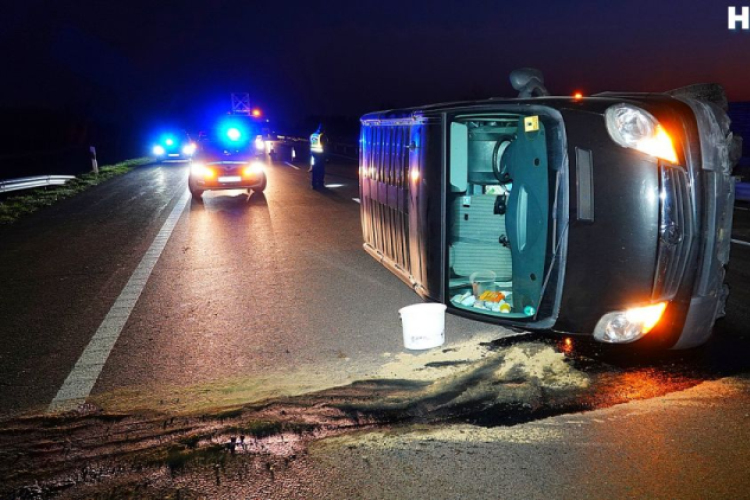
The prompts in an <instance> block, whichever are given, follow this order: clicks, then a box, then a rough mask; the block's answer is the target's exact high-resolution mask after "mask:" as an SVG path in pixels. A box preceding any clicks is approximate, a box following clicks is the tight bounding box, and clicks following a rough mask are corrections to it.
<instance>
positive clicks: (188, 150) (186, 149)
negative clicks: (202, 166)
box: [182, 142, 195, 155]
mask: <svg viewBox="0 0 750 500" xmlns="http://www.w3.org/2000/svg"><path fill="white" fill-rule="evenodd" d="M182 152H183V153H184V154H186V155H192V154H193V153H195V144H193V143H192V142H191V143H190V144H186V145H185V146H184V147H183V148H182Z"/></svg>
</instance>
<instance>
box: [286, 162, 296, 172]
mask: <svg viewBox="0 0 750 500" xmlns="http://www.w3.org/2000/svg"><path fill="white" fill-rule="evenodd" d="M284 163H285V164H286V165H289V166H290V167H292V168H296V169H297V170H299V167H298V166H297V165H294V164H293V163H289V162H288V161H285V162H284Z"/></svg>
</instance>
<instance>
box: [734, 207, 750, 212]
mask: <svg viewBox="0 0 750 500" xmlns="http://www.w3.org/2000/svg"><path fill="white" fill-rule="evenodd" d="M734 209H735V210H744V211H746V212H747V211H748V210H750V208H747V207H734Z"/></svg>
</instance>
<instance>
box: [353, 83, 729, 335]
mask: <svg viewBox="0 0 750 500" xmlns="http://www.w3.org/2000/svg"><path fill="white" fill-rule="evenodd" d="M511 82H512V83H513V85H514V87H515V88H516V89H517V90H520V92H521V95H520V97H519V98H515V99H489V100H485V101H474V102H460V103H450V104H438V105H431V106H423V107H419V108H410V109H403V110H390V111H383V112H377V113H370V114H368V115H365V116H364V117H362V120H361V136H360V142H361V144H360V190H361V193H360V195H361V202H362V203H361V219H362V229H363V234H364V241H365V243H364V248H365V249H366V250H367V251H368V252H369V253H370V254H371V255H372V256H373V257H374V258H376V259H377V260H378V261H380V262H382V263H383V264H384V265H385V266H386V267H387V268H388V269H390V270H391V271H392V272H393V273H395V274H396V275H398V276H399V277H400V278H401V279H402V280H403V281H404V282H406V283H407V284H408V285H409V286H411V287H413V288H414V290H415V291H416V292H417V293H418V294H419V295H421V296H422V297H425V298H427V299H430V300H434V301H438V302H443V303H445V304H447V306H448V310H449V311H451V312H453V313H456V314H461V315H464V316H468V317H471V318H474V319H476V320H481V321H486V322H491V323H497V324H505V325H513V326H519V327H523V328H528V329H532V330H553V331H557V332H565V333H571V334H581V335H590V336H591V335H593V337H594V338H595V339H597V340H599V341H602V342H608V343H627V342H634V341H638V342H639V343H641V344H653V345H654V346H657V347H662V348H668V347H674V348H687V347H692V346H696V345H699V344H702V343H703V342H705V341H706V340H707V339H708V338H709V336H710V334H711V330H712V327H713V324H714V321H715V320H716V318H718V317H720V316H721V315H723V311H724V304H725V301H726V297H727V287H726V285H725V284H724V274H725V266H726V264H727V262H728V259H729V245H730V234H731V226H732V210H733V205H734V179H733V178H732V177H731V171H732V168H733V166H734V164H735V162H736V159H737V157H738V156H739V148H740V147H741V140H740V138H739V137H734V136H733V134H732V133H731V131H730V130H729V119H728V117H727V115H726V98H725V97H724V94H723V90H722V89H721V87H719V86H716V85H697V86H692V87H688V88H685V89H679V90H676V91H672V92H667V93H656V94H654V93H617V92H607V93H603V94H598V95H595V96H591V97H582V96H574V97H549V96H547V92H546V89H544V87H543V83H542V77H541V74H539V73H538V72H536V71H535V70H519V71H516V72H514V73H513V74H512V75H511Z"/></svg>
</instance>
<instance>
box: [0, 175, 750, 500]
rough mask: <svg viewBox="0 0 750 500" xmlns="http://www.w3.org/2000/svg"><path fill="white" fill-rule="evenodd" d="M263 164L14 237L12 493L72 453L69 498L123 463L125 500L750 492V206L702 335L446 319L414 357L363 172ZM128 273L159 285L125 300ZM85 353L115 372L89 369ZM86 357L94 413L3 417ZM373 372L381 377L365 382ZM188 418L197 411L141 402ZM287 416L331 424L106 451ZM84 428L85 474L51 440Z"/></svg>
mask: <svg viewBox="0 0 750 500" xmlns="http://www.w3.org/2000/svg"><path fill="white" fill-rule="evenodd" d="M267 172H268V176H269V184H268V188H267V190H266V192H265V193H263V194H257V193H256V194H252V195H250V196H248V195H247V194H246V193H244V192H239V191H226V192H219V193H207V194H206V195H205V196H204V201H203V202H195V201H193V202H191V201H189V200H187V198H186V197H185V194H186V175H187V166H186V165H185V164H183V163H168V164H163V165H151V166H146V167H141V168H138V169H136V170H134V171H133V172H131V173H129V174H127V175H125V176H123V177H120V178H117V179H114V180H112V181H108V182H106V183H104V184H102V185H100V186H98V187H95V188H93V189H91V190H89V191H87V192H85V193H83V194H82V195H80V196H77V197H75V198H72V199H69V200H66V201H63V202H61V203H59V204H58V205H56V206H53V207H50V208H48V209H45V210H42V211H40V212H38V213H36V214H34V215H32V216H29V217H27V218H24V219H22V220H21V221H19V222H18V223H17V224H14V225H13V226H9V227H5V228H1V229H0V283H1V284H2V286H0V332H2V334H1V335H0V420H2V421H3V423H4V424H3V426H2V427H0V472H6V473H7V472H8V471H11V472H12V474H16V473H17V472H19V470H21V469H24V470H25V471H26V472H25V474H27V475H28V476H24V475H23V474H21V473H19V474H20V475H17V476H16V477H15V479H14V481H15V483H14V486H13V487H14V488H15V487H16V486H15V485H18V484H26V485H30V486H28V487H25V488H26V489H23V491H26V492H30V491H31V492H33V491H35V490H34V489H35V488H38V486H37V485H35V482H34V477H35V476H34V470H35V467H38V466H41V465H43V466H44V467H47V469H45V471H46V472H45V473H47V472H49V471H53V472H54V473H57V472H59V471H64V470H65V469H64V468H58V467H61V466H59V465H55V464H56V463H58V462H55V460H54V459H53V457H54V456H55V454H56V453H59V454H60V456H59V458H58V459H59V460H60V462H59V463H63V464H66V467H68V468H69V469H70V470H71V471H73V472H70V473H68V472H64V473H65V474H68V475H67V476H65V477H66V478H67V479H64V481H63V482H62V483H60V479H59V477H57V478H55V479H54V480H53V481H51V482H49V481H48V482H47V483H43V484H44V485H45V486H44V488H46V489H45V490H44V491H53V490H54V489H55V488H58V486H56V485H59V484H62V486H59V488H63V489H64V488H69V487H71V486H70V485H76V486H81V488H83V489H80V490H79V489H75V490H73V489H71V490H70V491H71V492H72V491H76V492H77V493H75V494H73V493H71V496H70V498H76V495H78V497H81V498H84V497H89V496H91V492H92V491H94V490H87V489H85V488H92V487H93V488H96V487H98V486H96V485H97V484H101V487H102V488H104V490H102V491H110V490H109V489H107V488H110V486H108V484H109V483H107V481H108V480H109V479H107V478H111V477H112V473H111V471H112V470H120V471H125V472H122V473H121V476H122V477H120V478H118V479H116V481H119V482H122V483H123V484H126V485H128V486H127V487H126V488H125V490H122V491H125V493H126V494H125V493H124V494H125V496H127V495H128V494H130V493H132V492H133V491H136V492H141V491H142V490H140V489H139V488H152V487H154V486H155V485H157V486H159V487H161V488H165V489H162V490H159V489H156V490H151V491H153V492H154V493H153V494H152V495H151V496H150V497H149V496H146V498H160V497H163V496H169V495H172V496H174V495H175V494H176V495H177V497H179V496H180V491H192V492H196V491H197V492H200V494H201V495H204V496H207V497H214V498H219V497H221V498H235V497H236V498H248V497H264V498H308V499H309V498H332V497H334V498H425V497H430V498H477V499H482V498H490V497H512V498H513V497H515V498H521V497H523V498H548V497H560V498H573V497H576V498H601V497H602V496H608V497H615V498H622V497H639V498H644V497H648V498H742V497H747V494H746V490H745V483H746V478H747V471H746V464H747V463H748V460H749V459H750V451H748V450H750V448H748V447H747V445H746V437H747V432H748V430H750V428H749V427H748V425H749V424H748V422H750V418H748V415H750V384H748V374H750V362H748V361H747V360H748V359H750V339H749V338H748V328H747V326H746V325H748V324H750V309H749V308H748V307H747V304H748V303H750V286H749V285H750V243H748V242H750V210H748V207H747V206H746V205H738V207H737V209H736V210H735V214H734V216H735V220H734V231H733V235H732V236H733V238H734V243H733V244H732V255H731V261H730V266H729V272H728V282H729V283H730V286H731V287H732V289H731V290H732V291H731V294H730V298H729V302H728V307H727V316H726V318H724V319H722V320H720V321H719V322H718V323H717V326H716V335H715V337H714V338H713V339H712V341H710V342H709V344H708V345H706V346H705V347H703V348H700V349H696V350H692V351H688V352H681V353H669V354H667V355H664V356H661V355H659V356H656V357H654V358H643V357H641V356H640V355H638V356H635V357H634V356H627V355H625V356H621V355H614V356H613V354H612V352H608V351H607V350H606V349H603V350H599V349H598V348H597V347H596V346H594V348H593V349H592V346H591V345H588V344H586V343H579V342H577V341H576V342H574V343H573V344H572V345H567V344H560V345H556V344H555V342H546V341H545V340H544V337H539V336H530V337H529V336H522V337H518V336H516V335H515V334H513V333H512V332H510V331H508V330H506V329H503V328H499V327H493V326H490V325H485V324H482V323H476V322H471V321H468V320H465V319H462V318H459V317H456V316H452V315H448V316H447V328H446V334H447V343H448V346H447V347H449V348H448V349H444V350H432V351H430V352H429V353H426V354H423V355H418V356H413V355H410V354H406V353H404V352H403V351H404V350H403V345H402V340H401V331H400V322H399V320H398V315H397V311H398V309H399V308H400V307H403V306H405V305H408V304H411V303H415V302H419V299H418V298H417V296H416V295H414V294H413V293H412V292H411V291H410V290H409V289H408V288H407V287H406V286H404V285H403V283H402V282H401V281H399V280H398V279H397V278H396V277H394V276H393V275H391V273H389V272H388V271H387V270H385V269H384V268H383V267H381V266H380V265H379V264H377V263H376V262H375V261H374V260H372V259H371V258H370V257H369V256H368V255H367V254H366V253H365V252H364V251H363V250H362V248H361V233H360V228H359V205H358V204H357V201H356V200H355V198H356V197H357V194H358V193H357V183H356V182H357V181H356V166H355V167H352V165H351V164H346V163H343V162H340V161H337V160H336V161H333V162H332V163H331V164H330V165H329V168H328V174H329V175H328V176H327V178H326V184H327V186H328V187H327V189H326V190H324V191H322V192H316V191H312V190H311V189H310V188H309V176H308V175H309V174H308V173H307V172H306V169H305V168H304V162H299V163H296V164H292V163H287V162H285V161H282V160H279V161H276V162H270V161H269V163H268V166H267ZM165 231H166V232H165ZM144 256H145V257H144ZM144 262H146V263H148V262H151V265H153V270H152V271H150V274H148V273H146V274H144V271H143V269H144ZM146 267H148V266H146ZM149 269H150V267H149ZM134 276H135V278H134ZM139 276H140V278H139ZM134 283H135V285H136V288H138V286H139V285H138V284H139V283H140V284H142V290H140V288H139V289H138V293H135V292H132V291H131V292H128V293H124V295H123V294H121V292H122V291H123V290H130V289H131V288H133V286H134V285H133V284H134ZM118 304H119V305H118ZM123 311H126V313H127V314H125V313H123ZM123 314H125V316H123ZM118 318H124V319H123V321H124V326H123V328H122V331H121V332H119V334H118V335H117V336H116V338H115V337H112V334H111V332H110V330H109V329H108V328H110V327H109V326H108V327H106V328H104V330H103V331H104V334H103V336H102V325H103V324H105V325H110V324H114V323H116V322H117V320H118ZM100 337H101V338H100ZM97 339H99V340H97ZM102 339H104V341H111V342H112V343H113V348H112V350H111V352H109V351H108V350H107V349H104V348H103V347H102V345H104V344H103V343H102V342H99V341H100V340H102ZM488 339H489V340H494V341H495V342H493V343H490V344H487V343H483V344H481V346H482V347H481V348H480V347H479V346H480V341H487V340H488ZM97 342H98V343H97ZM105 343H106V342H105ZM92 344H93V345H95V347H94V348H93V349H92V348H91V345H92ZM555 345H556V347H555ZM87 346H88V347H87ZM105 351H106V352H105ZM87 352H88V353H89V354H90V355H91V356H92V357H93V358H97V359H98V363H99V364H98V365H97V364H96V363H93V362H90V363H89V364H88V365H86V367H87V368H86V370H84V371H83V372H82V373H83V375H81V373H79V372H80V369H79V367H78V365H77V361H79V358H82V357H83V358H87V356H88V354H85V353H87ZM82 354H83V356H82ZM472 356H473V358H472ZM470 358H471V362H469V361H467V360H468V359H470ZM87 359H88V358H87ZM92 366H99V368H100V370H101V371H100V372H98V371H97V372H96V373H95V374H94V375H92V372H91V371H90V370H91V367H92ZM441 370H442V371H441ZM451 370H453V371H451ZM436 372H439V373H437V374H435V373H436ZM72 373H73V374H76V373H78V376H79V378H80V377H83V378H84V379H85V378H86V377H89V378H91V377H93V379H92V387H91V394H90V396H89V397H88V398H87V400H88V402H89V403H88V404H87V405H84V407H83V410H82V413H81V415H82V416H81V420H80V421H76V420H72V421H67V420H62V421H58V420H34V419H31V420H24V419H12V418H7V417H13V416H18V415H21V414H29V413H34V412H36V413H40V412H41V413H43V414H44V413H46V412H47V411H48V409H49V408H50V405H51V403H52V402H53V400H54V399H55V398H56V396H59V392H60V390H61V388H62V387H64V386H65V384H66V379H70V377H71V374H72ZM425 375H426V376H427V377H426V378H424V377H425ZM431 375H435V376H434V378H429V376H431ZM411 377H415V380H417V382H405V380H412V379H411ZM74 378H75V377H74ZM362 379H372V380H371V382H370V384H371V385H368V383H364V384H363V383H359V384H354V385H352V386H347V384H349V383H350V382H353V381H359V380H362ZM430 380H432V381H434V382H433V383H431V384H429V381H430ZM425 381H426V382H425ZM73 385H74V386H75V384H73ZM76 387H77V386H76ZM330 388H334V389H330ZM326 389H328V390H326ZM315 391H320V392H315ZM311 393H313V394H311ZM302 394H305V396H301V397H295V398H289V399H286V400H284V402H283V403H281V406H279V407H276V406H274V405H271V406H270V408H266V407H265V406H262V405H261V407H260V409H258V408H255V407H252V406H251V407H249V409H248V408H246V409H244V410H242V412H240V413H237V412H235V413H228V414H225V413H221V412H220V413H219V414H218V416H217V414H216V412H208V413H206V414H202V413H201V412H203V411H204V410H206V411H208V410H207V409H209V408H215V407H226V406H232V405H240V404H244V403H248V402H253V401H261V400H265V399H267V398H279V397H280V396H284V395H290V396H296V395H302ZM619 403H626V404H619ZM342 407H344V408H346V409H345V410H343V413H341V412H342V410H341V408H342ZM92 408H93V410H92ZM97 408H103V409H104V412H105V414H109V415H130V416H129V417H127V418H125V419H124V420H122V419H123V418H124V417H112V418H111V419H100V418H99V415H101V413H99V412H98V410H97ZM180 412H187V413H188V414H190V413H191V412H192V414H193V415H196V414H197V415H200V417H189V418H188V417H186V420H185V421H184V422H183V423H182V424H175V423H174V419H173V418H172V417H157V418H155V419H154V418H152V417H144V415H153V414H156V415H167V416H168V415H172V414H174V413H178V414H179V413H180ZM195 412H198V413H195ZM337 412H338V413H337ZM332 414H333V416H332ZM134 415H135V416H134ZM352 415H354V416H352ZM2 417H6V418H2ZM43 418H45V419H46V418H51V417H43ZM191 418H192V420H191ZM227 418H229V419H230V420H229V421H228V422H227V421H226V419H227ZM231 419H234V420H231ZM277 420H278V421H282V422H285V421H290V422H291V423H292V424H293V425H295V426H299V425H300V422H303V423H304V425H305V426H309V428H310V429H313V430H311V431H309V433H308V434H305V433H304V432H300V431H295V432H291V433H286V434H283V433H282V435H281V436H280V437H279V436H276V435H261V437H257V436H256V438H255V441H254V443H255V448H252V450H254V451H252V452H250V453H248V454H247V455H243V454H241V453H238V454H237V455H235V454H234V453H232V454H231V455H228V454H227V453H228V452H220V453H222V454H221V455H219V456H214V455H211V457H212V458H211V460H212V461H210V462H206V463H205V466H204V465H202V464H204V462H201V459H196V460H197V461H196V464H197V465H196V466H195V467H193V468H191V469H190V470H189V471H182V472H180V473H179V474H177V475H175V470H174V469H173V468H172V466H171V465H170V466H169V467H170V468H169V469H167V468H166V467H160V466H158V463H159V462H158V460H157V459H153V458H149V459H148V460H146V461H145V462H144V460H142V459H133V461H130V462H129V461H127V460H125V461H123V462H117V461H115V462H114V463H111V462H109V461H111V460H113V459H112V458H111V457H112V452H111V448H110V446H113V444H112V443H114V446H116V447H117V448H118V450H119V451H118V453H117V454H115V456H117V455H119V454H123V456H125V455H124V453H125V452H126V451H130V452H133V453H136V452H139V450H142V449H152V448H154V447H156V449H157V451H158V449H159V448H158V446H160V444H158V443H161V442H162V439H164V440H165V442H164V445H163V446H172V444H170V443H171V441H169V439H172V438H182V439H183V441H184V440H185V439H187V441H186V442H189V443H193V444H192V445H191V446H190V450H193V451H194V452H195V453H199V452H200V450H202V449H204V448H202V447H208V448H207V449H208V450H213V451H212V453H216V445H217V444H219V447H220V448H222V446H223V445H222V444H221V443H224V442H225V441H226V440H228V439H229V437H230V436H232V434H231V432H234V431H232V430H229V429H237V426H238V425H242V424H247V422H257V421H277ZM92 422H93V423H92ZM175 425H176V426H178V427H179V426H180V425H182V427H181V428H179V429H172V426H175ZM118 426H119V428H120V429H121V430H119V431H118V430H117V429H118ZM373 426H374V428H373ZM363 427H364V430H363V432H360V433H355V434H353V435H349V434H350V433H351V431H352V430H354V429H361V428H363ZM139 428H140V429H142V430H141V431H138V430H137V429H139ZM296 428H297V427H295V429H296ZM304 428H308V427H304ZM48 429H49V430H48ZM143 429H149V430H148V432H146V431H144V430H143ZM207 429H209V430H210V432H209V433H207ZM280 429H283V426H282V427H280ZM191 432H192V433H193V434H191ZM245 432H247V431H245ZM55 433H56V434H55ZM77 433H79V434H80V439H81V442H82V443H90V444H85V445H81V448H80V449H77V450H76V449H74V450H73V452H74V453H73V454H74V455H75V454H77V453H83V455H81V456H87V457H88V458H85V459H83V458H82V459H80V460H81V463H84V462H85V463H89V461H90V460H91V459H92V457H93V458H96V459H97V460H98V461H99V463H100V465H99V469H98V470H100V471H104V472H101V474H103V475H102V476H101V477H100V479H98V480H91V479H90V478H87V477H83V476H80V474H79V473H78V472H75V471H77V470H80V467H79V465H76V462H75V460H73V459H72V458H71V455H69V453H70V451H71V450H70V449H67V448H65V447H62V448H60V447H56V446H52V445H49V446H47V445H45V444H44V443H58V442H63V441H64V442H66V443H68V442H76V440H77V439H78V438H76V437H75V436H76V435H77ZM342 433H345V434H346V435H344V436H339V437H336V436H338V435H340V434H342ZM123 435H124V436H125V439H124V440H122V436H123ZM128 436H130V437H128ZM207 436H209V437H207ZM181 442H182V441H181ZM66 446H67V445H66ZM3 447H5V449H6V450H11V451H9V452H8V453H3V452H2V450H3ZM212 447H213V448H212ZM58 448H60V449H58ZM170 449H171V448H170ZM222 449H224V450H226V449H227V448H226V447H224V448H222ZM243 449H244V448H243ZM232 450H234V448H232ZM84 452H85V453H84ZM86 453H88V455H86ZM105 457H106V460H105ZM228 457H229V458H228ZM115 460H116V459H115ZM213 460H220V461H221V463H222V471H221V478H220V477H219V472H218V471H217V470H216V469H215V467H214V462H213ZM102 461H104V462H102ZM133 463H136V464H137V466H134V468H133V469H128V467H130V466H131V465H132V464H133ZM144 463H145V464H147V465H145V466H146V467H152V469H153V470H151V469H149V471H148V473H144V472H143V469H142V467H144ZM20 464H23V467H21V465H20ZM127 464H131V465H127ZM148 464H150V465H148ZM154 464H157V465H154ZM87 467H89V466H88V465H87ZM90 469H91V470H92V471H94V470H96V468H95V467H94V466H92V467H91V468H90ZM87 470H88V469H87ZM128 471H130V472H128ZM50 474H52V473H50ZM214 476H215V485H214ZM26 477H29V478H31V479H29V480H26V479H25V478H26ZM50 477H51V476H50ZM248 477H249V478H251V479H250V480H248V479H247V478H248ZM71 478H72V479H71ZM66 481H67V482H66ZM96 481H101V483H97V482H96ZM92 484H93V486H92ZM29 488H30V489H29ZM183 488H184V489H183ZM9 491H10V490H9ZM15 491H21V490H15ZM96 491H99V490H96ZM144 491H145V490H144ZM175 492H176V493H175ZM108 494H109V493H107V494H105V495H104V497H109V496H107V495H108ZM136 496H138V495H136ZM199 496H200V495H199ZM12 497H13V496H11V497H9V498H12Z"/></svg>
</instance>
